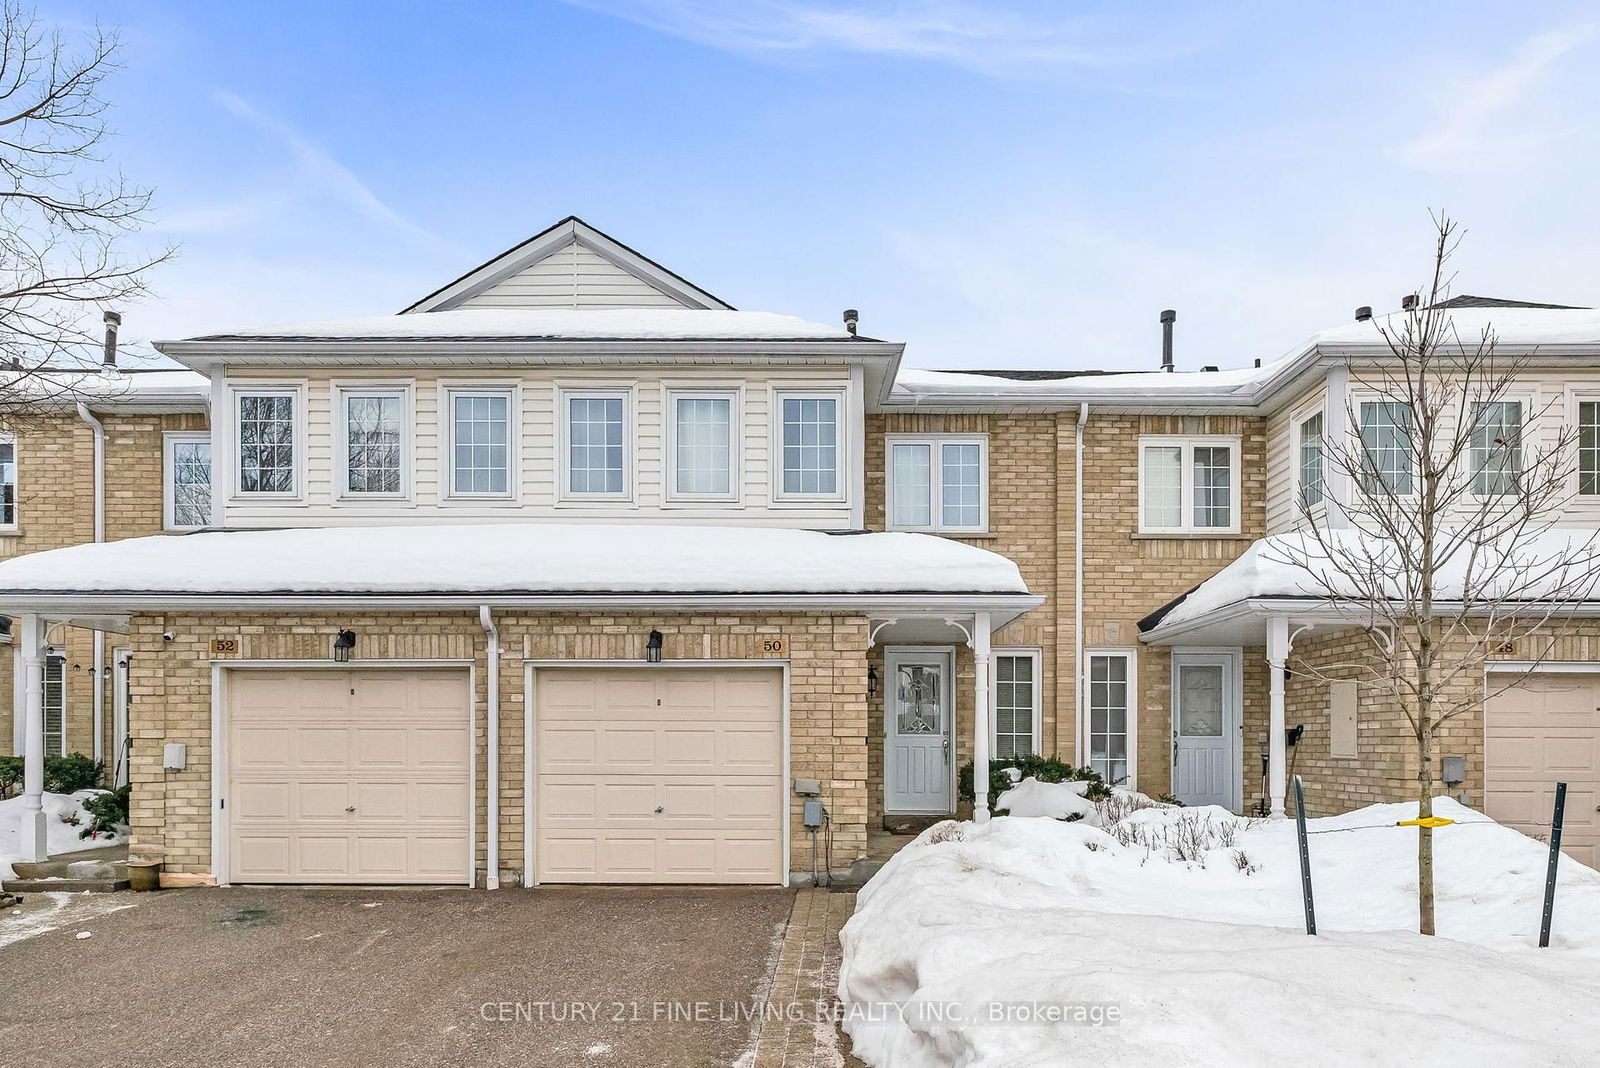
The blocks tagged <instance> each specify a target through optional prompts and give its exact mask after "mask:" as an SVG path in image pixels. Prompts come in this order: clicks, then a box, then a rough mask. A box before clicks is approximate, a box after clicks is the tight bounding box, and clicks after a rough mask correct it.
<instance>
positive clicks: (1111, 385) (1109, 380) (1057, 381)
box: [894, 361, 1281, 398]
mask: <svg viewBox="0 0 1600 1068" xmlns="http://www.w3.org/2000/svg"><path fill="white" fill-rule="evenodd" d="M1280 362H1281V361H1280ZM1277 368H1278V364H1269V365H1267V366H1265V367H1247V368H1241V369H1238V370H1233V371H1131V372H1128V373H1127V374H1082V375H1070V376H1063V377H1059V378H1026V379H1017V378H1006V377H1000V376H998V375H985V374H973V373H971V372H960V371H925V370H917V369H903V370H901V371H900V373H899V374H898V375H896V376H895V388H894V391H895V393H898V394H910V395H912V396H917V397H986V396H996V397H1020V398H1026V397H1029V396H1034V397H1040V396H1049V395H1054V394H1064V393H1070V394H1073V395H1078V394H1082V395H1084V396H1088V397H1093V396H1096V395H1100V396H1105V395H1118V396H1121V395H1124V394H1142V393H1193V394H1196V395H1207V396H1213V395H1216V394H1230V393H1241V394H1245V395H1249V394H1250V393H1251V392H1252V391H1253V390H1254V389H1255V388H1256V387H1258V386H1259V385H1261V384H1262V383H1263V382H1266V381H1267V380H1268V379H1270V378H1271V377H1272V375H1273V373H1274V372H1275V371H1276V370H1277Z"/></svg>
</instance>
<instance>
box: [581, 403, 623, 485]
mask: <svg viewBox="0 0 1600 1068" xmlns="http://www.w3.org/2000/svg"><path fill="white" fill-rule="evenodd" d="M625 432H626V428H625V426H624V424H623V398H622V397H620V396H592V395H578V396H571V397H568V398H567V491H568V492H569V493H573V494H579V495H588V496H613V497H615V496H621V495H622V494H623V492H624V482H623V470H622V461H623V453H624V451H625V450H624V444H623V442H624V433H625Z"/></svg>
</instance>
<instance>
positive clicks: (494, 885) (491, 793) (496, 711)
mask: <svg viewBox="0 0 1600 1068" xmlns="http://www.w3.org/2000/svg"><path fill="white" fill-rule="evenodd" d="M478 622H479V623H480V624H482V625H483V631H484V633H485V634H487V635H488V636H489V673H488V676H487V678H486V679H485V680H484V685H485V699H484V704H485V705H487V706H488V708H487V710H486V711H487V713H488V715H487V717H486V718H487V724H488V747H489V759H488V773H489V789H488V806H487V817H486V819H485V821H484V822H486V823H487V824H488V825H489V826H488V828H487V831H486V835H487V838H488V854H487V857H488V859H487V862H486V863H485V867H487V868H488V869H489V870H488V872H487V873H485V875H484V885H485V886H486V887H488V888H489V889H490V890H498V889H500V630H499V628H497V627H496V626H495V625H494V613H493V612H492V611H491V610H490V608H489V606H488V605H486V604H484V605H479V606H478Z"/></svg>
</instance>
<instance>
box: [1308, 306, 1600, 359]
mask: <svg viewBox="0 0 1600 1068" xmlns="http://www.w3.org/2000/svg"><path fill="white" fill-rule="evenodd" d="M1449 314H1450V321H1451V322H1452V323H1453V324H1454V326H1455V331H1456V334H1457V335H1459V336H1460V338H1461V341H1462V343H1463V344H1465V345H1469V346H1472V345H1476V344H1477V343H1478V339H1479V338H1480V337H1482V336H1483V331H1484V330H1486V329H1492V330H1493V331H1494V335H1495V339H1496V343H1497V347H1498V348H1502V349H1507V350H1511V349H1515V350H1519V351H1520V350H1522V349H1528V348H1535V347H1537V346H1541V345H1549V346H1555V347H1559V346H1563V345H1600V309H1596V308H1526V307H1454V308H1451V309H1450V313H1449ZM1405 317H1406V313H1404V312H1394V313H1392V314H1390V315H1379V316H1375V317H1374V318H1372V319H1370V320H1368V321H1367V322H1354V323H1346V324H1344V325H1343V326H1336V327H1333V328H1332V329H1330V330H1322V331H1319V332H1318V333H1315V334H1313V335H1311V337H1310V339H1309V340H1308V341H1307V342H1306V345H1307V346H1310V345H1317V346H1320V347H1323V348H1331V349H1339V348H1343V347H1346V346H1350V345H1381V344H1383V338H1382V337H1381V336H1379V334H1378V326H1379V324H1382V325H1384V326H1386V327H1387V328H1388V329H1390V330H1393V331H1399V330H1400V328H1401V327H1402V326H1403V324H1404V322H1405Z"/></svg>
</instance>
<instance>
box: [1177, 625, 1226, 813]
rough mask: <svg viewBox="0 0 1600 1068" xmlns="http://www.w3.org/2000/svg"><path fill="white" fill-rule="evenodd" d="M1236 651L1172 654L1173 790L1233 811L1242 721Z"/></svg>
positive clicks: (1184, 797) (1198, 802)
mask: <svg viewBox="0 0 1600 1068" xmlns="http://www.w3.org/2000/svg"><path fill="white" fill-rule="evenodd" d="M1233 673H1234V657H1233V655H1232V654H1230V653H1174V654H1173V656H1172V792H1173V793H1174V794H1175V795H1176V796H1177V798H1178V800H1180V801H1182V802H1183V803H1184V804H1186V805H1221V806H1222V807H1223V808H1226V809H1230V810H1231V809H1233V808H1235V807H1236V805H1237V802H1236V801H1235V800H1234V797H1235V793H1236V791H1235V789H1234V786H1235V780H1236V778H1237V775H1238V772H1239V758H1238V755H1237V743H1238V734H1239V725H1238V724H1239V720H1238V711H1237V694H1236V693H1235V692H1234V681H1233Z"/></svg>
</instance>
